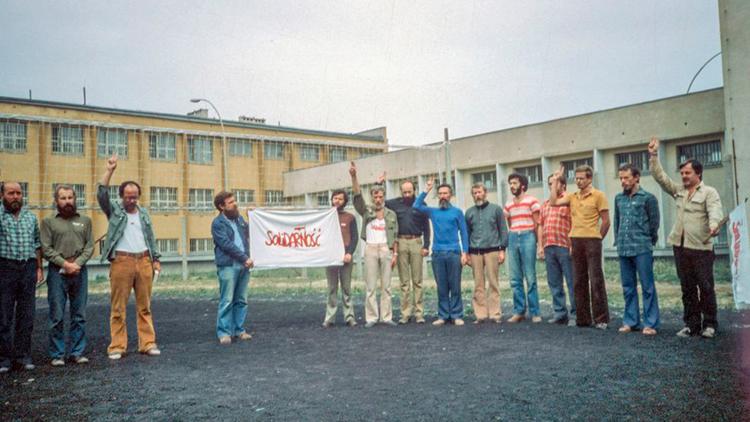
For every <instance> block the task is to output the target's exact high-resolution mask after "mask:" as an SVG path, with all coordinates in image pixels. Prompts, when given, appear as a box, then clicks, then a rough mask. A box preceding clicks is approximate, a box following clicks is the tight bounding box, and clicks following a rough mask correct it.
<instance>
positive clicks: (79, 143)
mask: <svg viewBox="0 0 750 422" xmlns="http://www.w3.org/2000/svg"><path fill="white" fill-rule="evenodd" d="M52 153H54V154H65V155H81V156H83V155H84V154H83V129H81V128H80V127H70V126H52Z"/></svg>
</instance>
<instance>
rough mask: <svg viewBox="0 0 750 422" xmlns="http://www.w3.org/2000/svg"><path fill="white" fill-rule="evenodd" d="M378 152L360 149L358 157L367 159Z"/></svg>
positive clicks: (378, 152) (378, 151) (376, 150)
mask: <svg viewBox="0 0 750 422" xmlns="http://www.w3.org/2000/svg"><path fill="white" fill-rule="evenodd" d="M380 152H381V151H380V150H378V149H361V150H359V156H360V158H362V157H369V156H371V155H376V154H380Z"/></svg>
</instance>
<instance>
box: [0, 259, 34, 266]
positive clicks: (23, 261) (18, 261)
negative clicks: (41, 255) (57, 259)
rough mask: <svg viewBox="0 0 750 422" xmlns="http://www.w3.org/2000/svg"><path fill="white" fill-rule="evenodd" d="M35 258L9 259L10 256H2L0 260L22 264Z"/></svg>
mask: <svg viewBox="0 0 750 422" xmlns="http://www.w3.org/2000/svg"><path fill="white" fill-rule="evenodd" d="M32 260H36V259H35V258H28V259H10V258H2V257H0V261H4V262H7V263H8V264H13V265H24V264H26V263H27V262H29V261H32Z"/></svg>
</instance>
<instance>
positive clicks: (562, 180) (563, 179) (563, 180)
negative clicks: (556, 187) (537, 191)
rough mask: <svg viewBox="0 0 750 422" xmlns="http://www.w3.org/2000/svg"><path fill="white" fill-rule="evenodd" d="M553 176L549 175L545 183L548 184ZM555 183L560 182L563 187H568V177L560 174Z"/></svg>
mask: <svg viewBox="0 0 750 422" xmlns="http://www.w3.org/2000/svg"><path fill="white" fill-rule="evenodd" d="M553 176H554V174H550V175H549V176H547V182H549V179H551V178H552V177H553ZM557 181H558V182H560V184H561V185H563V186H568V176H566V175H565V173H564V172H563V173H560V177H558V178H557Z"/></svg>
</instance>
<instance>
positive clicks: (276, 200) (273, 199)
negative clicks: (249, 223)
mask: <svg viewBox="0 0 750 422" xmlns="http://www.w3.org/2000/svg"><path fill="white" fill-rule="evenodd" d="M282 203H284V192H283V191H280V190H267V191H266V205H280V204H282Z"/></svg>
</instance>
